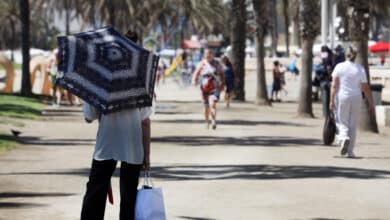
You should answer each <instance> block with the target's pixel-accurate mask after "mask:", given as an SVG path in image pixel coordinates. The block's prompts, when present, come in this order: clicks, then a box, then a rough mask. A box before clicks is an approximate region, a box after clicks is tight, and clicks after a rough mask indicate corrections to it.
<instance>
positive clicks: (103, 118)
mask: <svg viewBox="0 0 390 220" xmlns="http://www.w3.org/2000/svg"><path fill="white" fill-rule="evenodd" d="M83 112H84V117H85V119H87V120H89V121H93V120H95V119H99V130H98V133H97V137H96V145H95V152H94V154H93V158H94V159H95V160H111V159H113V160H117V161H124V162H126V163H130V164H142V163H143V159H144V148H143V142H142V121H143V120H145V119H146V118H148V117H149V116H150V115H151V113H152V110H151V108H149V107H148V108H141V109H138V108H135V109H125V110H122V111H119V112H114V113H110V114H107V115H104V114H100V113H99V111H98V110H97V109H96V108H94V107H93V106H91V105H89V104H88V103H85V102H84V105H83Z"/></svg>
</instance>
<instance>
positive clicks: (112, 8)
mask: <svg viewBox="0 0 390 220" xmlns="http://www.w3.org/2000/svg"><path fill="white" fill-rule="evenodd" d="M109 11H110V15H109V16H110V17H109V19H110V25H111V26H113V27H115V25H116V22H115V21H116V18H115V3H112V2H110V3H109Z"/></svg>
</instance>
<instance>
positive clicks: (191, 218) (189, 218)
mask: <svg viewBox="0 0 390 220" xmlns="http://www.w3.org/2000/svg"><path fill="white" fill-rule="evenodd" d="M178 217H179V218H182V219H188V220H216V219H215V218H199V217H190V216H178Z"/></svg>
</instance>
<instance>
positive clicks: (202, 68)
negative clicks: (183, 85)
mask: <svg viewBox="0 0 390 220" xmlns="http://www.w3.org/2000/svg"><path fill="white" fill-rule="evenodd" d="M199 76H200V90H201V93H202V100H203V104H204V107H205V108H204V117H205V121H206V127H207V128H209V126H210V123H209V118H210V115H211V124H212V128H213V129H216V128H217V121H216V116H217V102H218V100H219V94H220V91H222V90H223V89H224V86H225V77H224V74H223V71H222V66H221V64H220V63H219V62H218V61H217V60H216V59H214V56H213V52H212V51H211V50H209V49H207V50H206V51H205V59H203V60H202V61H201V62H200V63H199V64H198V66H197V67H196V69H195V71H194V74H193V77H192V84H193V85H197V84H198V78H199Z"/></svg>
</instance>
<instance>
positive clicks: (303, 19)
mask: <svg viewBox="0 0 390 220" xmlns="http://www.w3.org/2000/svg"><path fill="white" fill-rule="evenodd" d="M319 11H320V4H319V1H318V0H300V5H299V24H300V35H301V38H302V76H301V86H300V91H299V100H298V101H299V104H298V115H299V116H303V117H314V115H313V107H312V85H311V81H312V79H311V73H312V65H313V51H312V49H313V43H314V40H315V38H316V37H317V35H318V34H319V32H320V25H319V20H320V17H319V15H320V13H318V12H319Z"/></svg>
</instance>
